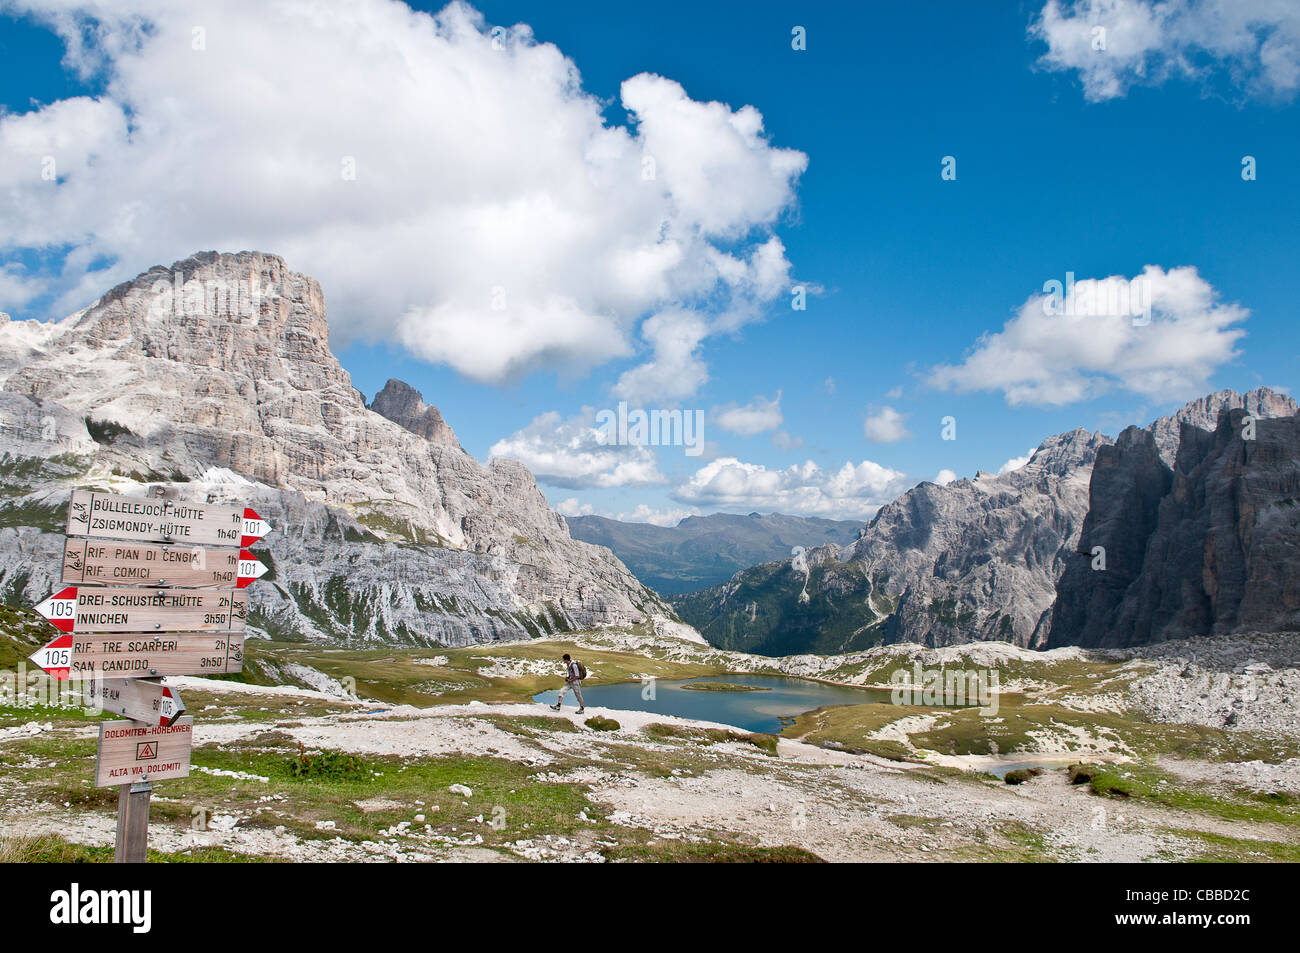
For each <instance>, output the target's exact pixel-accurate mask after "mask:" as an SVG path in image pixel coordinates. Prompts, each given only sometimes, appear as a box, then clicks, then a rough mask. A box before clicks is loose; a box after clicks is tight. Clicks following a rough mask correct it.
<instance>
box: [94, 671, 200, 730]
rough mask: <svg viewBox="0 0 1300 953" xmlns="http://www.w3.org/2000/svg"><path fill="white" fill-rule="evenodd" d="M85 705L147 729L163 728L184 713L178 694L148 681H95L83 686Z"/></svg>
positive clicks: (159, 684) (119, 679) (156, 682)
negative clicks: (150, 726)
mask: <svg viewBox="0 0 1300 953" xmlns="http://www.w3.org/2000/svg"><path fill="white" fill-rule="evenodd" d="M85 695H86V704H87V705H88V706H89V707H91V708H98V709H99V710H100V711H106V712H110V713H112V714H114V715H121V716H122V717H123V718H130V719H131V720H132V721H139V722H143V723H144V724H146V725H162V726H164V727H166V726H167V725H170V724H171V723H172V722H174V721H175V720H176V719H177V718H179V717H180V716H181V715H183V714H184V713H185V703H184V702H183V701H181V696H180V692H178V691H176V689H174V688H172V687H171V686H170V685H164V684H163V683H162V682H160V681H155V680H153V679H150V678H96V679H92V680H90V681H88V682H87V683H86V689H85Z"/></svg>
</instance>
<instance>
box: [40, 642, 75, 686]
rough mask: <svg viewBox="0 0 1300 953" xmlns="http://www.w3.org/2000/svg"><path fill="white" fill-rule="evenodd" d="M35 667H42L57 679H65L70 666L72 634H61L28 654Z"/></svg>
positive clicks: (67, 676) (68, 673) (68, 674)
mask: <svg viewBox="0 0 1300 953" xmlns="http://www.w3.org/2000/svg"><path fill="white" fill-rule="evenodd" d="M30 658H31V660H32V661H33V662H34V663H35V664H36V667H37V668H43V669H45V671H46V672H48V673H49V674H50V675H52V676H53V677H54V678H56V679H58V680H59V681H61V682H63V681H67V679H68V678H69V676H70V674H71V673H70V672H69V669H70V668H71V667H72V636H71V635H61V636H59V637H58V638H57V639H55V640H54V641H53V642H51V643H49V644H48V645H44V646H42V647H41V648H39V649H37V650H36V651H35V652H33V653H32V654H31V656H30Z"/></svg>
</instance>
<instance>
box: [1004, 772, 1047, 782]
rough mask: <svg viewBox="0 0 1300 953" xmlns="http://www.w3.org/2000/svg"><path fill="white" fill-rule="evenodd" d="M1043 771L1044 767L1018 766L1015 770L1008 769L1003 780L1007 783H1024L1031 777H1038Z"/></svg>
mask: <svg viewBox="0 0 1300 953" xmlns="http://www.w3.org/2000/svg"><path fill="white" fill-rule="evenodd" d="M1042 773H1043V769H1042V768H1017V769H1016V770H1015V771H1008V772H1007V773H1006V774H1005V775H1004V776H1003V778H1002V780H1003V781H1005V782H1007V784H1024V783H1025V782H1026V781H1028V780H1029V779H1030V778H1036V777H1038V776H1039V775H1040V774H1042Z"/></svg>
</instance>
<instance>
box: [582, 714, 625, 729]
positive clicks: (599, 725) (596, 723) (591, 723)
mask: <svg viewBox="0 0 1300 953" xmlns="http://www.w3.org/2000/svg"><path fill="white" fill-rule="evenodd" d="M583 724H584V725H586V726H587V727H588V728H590V729H591V730H592V731H618V729H619V728H621V727H622V726H621V725H620V724H619V723H618V722H617V721H615V720H614V719H613V718H605V717H603V716H601V715H592V716H591V717H590V718H588V719H587V720H586V721H584V722H583Z"/></svg>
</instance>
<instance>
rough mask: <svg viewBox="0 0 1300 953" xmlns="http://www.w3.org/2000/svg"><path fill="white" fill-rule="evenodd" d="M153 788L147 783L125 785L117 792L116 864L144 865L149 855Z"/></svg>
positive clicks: (114, 852) (139, 782) (114, 857)
mask: <svg viewBox="0 0 1300 953" xmlns="http://www.w3.org/2000/svg"><path fill="white" fill-rule="evenodd" d="M152 795H153V785H152V784H150V783H149V782H148V781H138V782H136V783H135V784H123V785H122V786H121V787H119V788H118V789H117V847H116V849H115V850H114V851H113V862H114V863H116V864H143V863H144V862H145V861H146V860H147V859H148V855H149V798H150V797H151V796H152Z"/></svg>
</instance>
